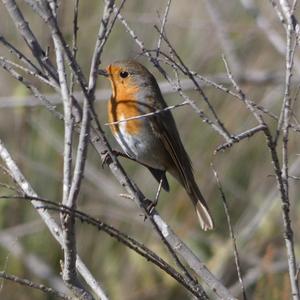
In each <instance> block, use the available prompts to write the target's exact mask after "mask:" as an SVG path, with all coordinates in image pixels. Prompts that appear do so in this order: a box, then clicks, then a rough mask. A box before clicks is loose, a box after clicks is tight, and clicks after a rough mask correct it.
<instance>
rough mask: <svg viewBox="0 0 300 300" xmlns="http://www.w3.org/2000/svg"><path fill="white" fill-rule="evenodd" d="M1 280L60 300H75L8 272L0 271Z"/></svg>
mask: <svg viewBox="0 0 300 300" xmlns="http://www.w3.org/2000/svg"><path fill="white" fill-rule="evenodd" d="M0 278H2V279H5V280H9V281H12V282H15V283H18V284H20V285H24V286H26V287H29V288H33V289H37V290H40V291H42V292H44V293H45V294H47V295H51V296H53V297H57V298H59V299H64V300H72V299H73V298H72V297H69V296H67V295H65V294H63V293H61V292H59V291H56V290H54V289H53V288H50V287H47V286H45V285H44V284H37V283H35V282H33V281H30V280H28V279H25V278H20V277H17V276H15V275H11V274H7V273H6V272H3V271H0Z"/></svg>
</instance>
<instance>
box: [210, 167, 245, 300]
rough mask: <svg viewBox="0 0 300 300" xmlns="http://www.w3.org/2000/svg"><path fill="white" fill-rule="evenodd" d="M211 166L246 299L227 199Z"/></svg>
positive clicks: (214, 169)
mask: <svg viewBox="0 0 300 300" xmlns="http://www.w3.org/2000/svg"><path fill="white" fill-rule="evenodd" d="M211 167H212V170H213V173H214V176H215V178H216V181H217V185H218V189H219V192H220V194H221V199H222V203H223V206H224V211H225V215H226V219H227V224H228V228H229V233H230V238H231V240H232V246H233V254H234V261H235V266H236V270H237V274H238V278H239V282H240V285H241V290H242V294H243V299H244V300H247V295H246V290H245V286H244V282H243V277H242V273H241V263H240V258H239V252H238V249H237V245H236V238H235V234H234V231H233V227H232V223H231V218H230V214H229V207H228V203H227V200H226V197H225V193H224V191H223V187H222V184H221V182H220V179H219V175H218V173H217V171H216V168H215V166H214V164H213V163H211Z"/></svg>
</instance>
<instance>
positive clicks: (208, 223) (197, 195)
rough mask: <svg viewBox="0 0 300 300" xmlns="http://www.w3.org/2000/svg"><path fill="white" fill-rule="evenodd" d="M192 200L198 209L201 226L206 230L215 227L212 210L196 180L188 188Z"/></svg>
mask: <svg viewBox="0 0 300 300" xmlns="http://www.w3.org/2000/svg"><path fill="white" fill-rule="evenodd" d="M187 192H188V194H189V196H190V198H191V200H192V201H193V204H194V206H195V209H196V213H197V216H198V219H199V222H200V225H201V228H202V229H203V230H204V231H206V230H211V229H213V228H214V222H213V220H212V217H211V215H210V212H209V210H208V207H207V204H206V201H205V199H204V198H203V196H202V194H201V192H200V190H199V188H198V186H197V184H196V183H195V182H194V183H193V184H192V185H191V186H190V189H189V190H187Z"/></svg>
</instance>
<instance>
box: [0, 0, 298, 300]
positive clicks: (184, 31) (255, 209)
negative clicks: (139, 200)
mask: <svg viewBox="0 0 300 300" xmlns="http://www.w3.org/2000/svg"><path fill="white" fill-rule="evenodd" d="M18 3H19V4H20V6H21V7H22V10H23V12H24V14H25V16H26V17H27V20H28V21H29V23H30V25H31V28H32V29H33V31H34V33H35V34H36V36H37V37H38V38H39V40H40V41H41V43H42V45H43V47H44V48H45V49H47V48H48V47H49V55H50V58H51V59H52V60H53V61H55V59H54V54H53V50H52V49H53V45H52V42H51V36H50V33H49V31H48V29H47V27H46V26H45V25H43V23H42V22H41V20H40V19H39V18H38V17H37V16H36V15H34V14H33V13H32V11H31V9H30V8H29V7H28V6H26V4H24V3H23V1H19V2H18ZM117 4H119V1H117ZM166 4H167V1H166V0H164V1H162V0H156V1H146V0H131V1H127V2H126V4H125V6H124V8H123V10H122V14H123V16H124V17H125V19H126V20H127V21H128V23H129V24H130V26H131V27H132V28H133V29H134V30H135V32H136V33H137V35H138V36H139V37H140V39H141V40H143V41H144V43H145V47H146V48H148V49H155V48H156V45H157V41H158V34H157V31H156V30H155V29H154V26H153V25H155V24H156V25H158V26H160V24H161V17H162V16H163V14H164V11H165V7H166ZM102 9H103V3H102V1H80V5H79V32H78V61H79V62H80V65H81V67H82V69H83V71H84V73H85V74H86V76H88V73H89V68H90V62H91V57H92V53H93V48H94V45H95V37H96V34H97V31H98V26H99V21H100V19H99V18H100V17H101V15H102ZM297 12H298V11H297V10H296V15H297ZM59 14H60V24H61V26H62V28H63V32H64V35H65V37H66V38H67V39H68V41H69V42H70V44H71V40H72V20H73V1H61V2H60V8H59ZM298 16H299V14H298ZM0 28H1V29H0V33H1V35H3V36H4V37H5V38H6V39H7V40H8V41H10V42H11V43H12V44H14V45H15V46H16V47H17V48H18V49H20V50H21V51H24V52H25V53H27V54H29V52H28V49H27V48H26V45H25V43H24V42H23V40H22V38H21V37H20V36H19V35H18V34H17V31H16V29H15V27H14V24H13V23H12V22H11V20H10V18H9V15H8V13H7V11H6V9H5V8H4V6H3V4H2V3H1V4H0ZM165 32H166V34H167V36H168V39H169V41H170V42H171V43H172V45H173V46H174V48H175V49H176V50H177V52H178V53H179V55H180V56H181V58H182V59H183V60H184V62H185V63H186V65H187V66H188V67H189V68H190V69H191V70H193V71H196V72H198V73H199V74H201V75H203V76H206V77H208V78H212V79H213V80H215V81H217V82H221V83H223V84H224V86H227V87H230V88H232V87H231V86H230V85H229V82H228V79H227V77H226V70H225V67H224V63H223V61H222V54H225V55H226V57H227V60H228V62H229V65H230V67H231V70H232V72H233V75H234V76H235V78H236V79H237V81H238V82H239V83H240V85H241V87H242V88H243V90H244V92H245V93H246V94H247V96H248V97H249V98H250V99H252V100H253V101H254V102H256V103H258V104H260V105H263V106H264V107H265V108H267V109H268V110H270V111H271V112H273V113H275V114H279V113H280V109H281V103H282V100H283V96H284V76H285V41H286V38H285V31H284V29H283V26H282V24H281V23H280V22H279V20H278V17H277V15H276V12H275V10H274V9H273V7H272V5H271V4H270V3H269V2H268V1H246V0H241V1H235V0H231V1H222V0H215V1H209V0H206V1H205V0H201V1H196V0H186V1H173V2H172V3H171V7H170V12H169V16H168V19H167V23H166V27H165ZM162 49H163V50H164V51H166V52H167V53H168V48H167V47H166V45H165V44H164V43H163V44H162ZM139 54H140V49H139V48H138V47H137V46H136V44H135V42H134V41H133V40H132V38H131V37H130V36H129V35H128V33H127V32H126V31H125V30H124V28H123V26H122V25H121V24H120V23H119V22H118V21H117V22H116V25H115V27H114V29H113V31H112V33H111V35H110V38H109V41H108V43H107V44H106V46H105V48H104V52H103V56H102V64H101V66H102V67H105V66H106V65H108V64H110V63H111V62H113V61H114V60H120V59H126V58H137V59H138V60H139V61H140V62H142V63H144V64H145V65H146V66H147V67H148V68H149V69H150V70H151V72H153V74H154V75H155V76H156V78H157V80H158V81H159V82H160V83H161V84H163V86H164V91H165V92H164V95H165V100H166V101H167V102H168V104H170V105H171V104H177V103H180V102H182V99H181V98H180V96H178V95H177V94H175V93H173V92H172V88H170V86H169V85H168V84H167V83H165V80H164V79H163V78H162V76H161V75H160V74H159V73H158V72H157V70H156V69H155V68H154V67H153V66H152V65H151V64H149V62H148V61H147V60H146V59H145V58H143V57H141V56H138V55H139ZM0 55H1V56H4V57H9V58H12V59H14V58H13V56H11V55H10V54H9V53H8V51H7V50H6V49H5V48H4V47H3V46H2V45H0ZM170 74H171V75H172V76H173V73H170ZM299 74H300V55H299V53H298V52H296V54H295V72H294V76H293V96H295V95H296V88H297V85H299ZM182 79H183V81H182V83H183V88H184V89H185V92H186V93H187V94H188V95H189V96H190V97H191V98H192V99H194V100H195V101H196V103H197V105H198V107H200V108H201V109H203V110H204V111H206V112H207V111H208V110H207V106H206V105H205V103H204V101H203V100H202V98H201V97H200V96H199V94H198V93H197V92H195V91H193V90H192V89H191V87H192V85H191V84H190V82H189V81H188V80H187V79H186V78H182ZM36 86H37V87H38V88H39V89H40V90H41V91H42V92H43V93H45V94H49V95H50V96H51V97H50V99H52V100H53V101H58V103H60V98H59V96H58V95H56V94H55V93H54V91H53V90H50V89H49V88H47V87H46V86H45V85H43V84H41V83H40V82H38V81H36ZM204 91H205V93H206V95H207V97H208V99H209V100H210V102H211V103H212V104H213V106H214V108H215V110H216V111H217V113H218V116H219V118H220V119H221V120H222V121H223V123H224V124H225V126H226V127H227V128H228V129H229V131H230V132H231V133H233V134H237V133H240V132H243V131H245V130H247V129H250V128H251V127H254V126H256V125H257V123H256V121H255V119H254V118H253V117H252V115H251V114H250V113H249V112H248V111H247V109H246V107H245V105H244V104H243V103H241V102H240V101H238V100H236V99H234V98H233V97H232V96H229V95H227V94H225V93H224V92H221V91H217V90H216V89H215V88H212V87H209V86H204ZM97 92H98V95H99V97H98V101H97V103H96V108H97V112H98V114H99V119H100V122H101V124H102V125H103V127H104V129H105V131H106V132H107V137H108V138H109V141H111V145H113V147H115V148H118V146H117V144H116V142H115V141H114V139H113V138H112V136H111V134H110V132H109V130H108V128H107V126H105V125H104V124H105V123H106V122H107V117H106V102H107V99H108V98H109V95H110V86H109V83H108V82H107V81H106V80H105V79H103V78H99V80H98V84H97ZM58 105H59V106H58V107H60V104H58ZM0 108H1V109H0V138H1V139H2V140H3V142H4V143H5V145H6V146H7V147H8V149H9V151H10V153H11V154H12V155H13V157H14V159H15V160H16V161H17V163H18V165H19V167H20V168H21V170H22V172H23V173H24V175H25V176H26V178H27V179H28V180H29V182H30V183H31V184H32V186H33V187H34V189H35V190H36V191H37V193H38V194H39V195H40V196H42V197H44V198H47V199H50V200H53V201H56V202H59V201H60V200H61V195H62V174H63V173H62V166H63V157H62V153H63V123H62V122H60V121H58V120H57V119H55V117H54V116H53V115H52V114H51V113H50V112H49V111H47V109H46V108H45V107H43V106H42V105H40V103H38V102H37V101H36V100H35V99H34V98H33V97H32V96H31V95H30V94H29V93H28V91H27V89H26V88H25V87H24V86H23V85H21V84H20V83H19V82H16V81H15V80H13V79H12V78H11V77H10V76H9V75H8V74H7V73H6V72H5V71H3V70H2V69H1V70H0ZM60 109H62V108H61V107H60ZM298 112H299V105H298V103H297V101H296V103H295V107H294V117H295V120H296V118H297V115H298ZM173 114H174V117H175V119H176V122H177V125H178V128H179V131H180V134H181V137H182V139H183V141H184V144H185V146H186V149H187V152H188V153H189V154H190V156H191V159H192V162H193V166H194V171H195V176H196V179H197V182H198V184H199V186H200V188H201V191H202V193H203V195H204V196H205V198H206V199H207V201H208V203H209V207H210V210H211V212H212V215H213V217H214V220H215V225H216V229H215V230H214V231H212V232H203V231H201V230H200V227H199V224H198V221H197V217H196V215H195V212H194V210H193V208H192V205H191V204H190V201H189V200H188V198H187V195H186V194H185V191H184V190H183V189H182V188H181V187H180V186H178V184H177V183H176V182H175V181H174V180H173V178H171V177H170V176H169V177H168V178H169V182H170V184H171V191H170V192H169V193H166V192H164V191H163V192H162V193H161V196H160V201H159V204H158V211H159V212H160V214H161V215H162V216H163V218H164V219H165V220H167V221H168V223H169V224H170V225H171V227H172V228H173V229H174V230H175V232H176V233H177V234H178V235H179V237H180V238H182V239H183V240H184V241H185V242H186V243H187V244H188V245H189V246H190V247H191V248H192V249H193V251H194V252H195V253H196V254H197V255H199V257H200V258H201V259H202V260H203V261H204V262H205V263H206V264H207V266H208V268H209V269H210V270H211V271H212V272H213V273H214V274H215V275H216V276H217V277H218V278H220V279H221V280H222V282H223V283H224V284H225V285H226V286H227V287H229V288H230V289H231V291H232V293H233V294H234V295H236V296H237V297H239V298H241V290H240V286H239V284H238V278H237V272H236V268H235V264H234V258H233V250H232V241H231V240H230V237H229V232H228V226H227V221H226V216H225V213H224V208H223V204H222V201H221V197H220V193H219V191H218V188H217V184H216V180H215V178H214V176H213V172H212V169H211V162H213V163H214V165H215V167H216V169H217V171H218V173H219V176H220V179H221V182H222V185H223V189H224V192H225V194H226V198H227V201H228V205H229V210H230V216H231V218H232V223H233V226H234V231H235V233H236V238H237V246H238V249H239V255H240V259H241V271H242V274H243V277H244V280H245V286H246V288H247V289H246V291H247V295H248V296H249V299H274V300H275V299H289V295H290V286H289V277H288V272H287V260H286V251H285V245H284V239H283V227H282V217H281V201H280V198H279V194H278V192H277V186H276V180H275V178H274V176H273V175H272V174H273V166H272V164H271V160H270V154H269V152H268V149H267V147H266V146H265V140H264V136H263V134H262V133H258V134H256V135H254V136H253V137H251V138H249V139H245V140H243V141H241V142H240V143H238V144H235V145H234V146H233V147H232V148H230V149H228V150H226V151H224V152H221V153H218V154H216V155H214V150H215V149H216V148H217V146H218V145H219V144H221V143H223V142H224V140H223V139H222V137H221V136H219V135H218V134H217V133H216V132H215V131H213V130H212V128H211V127H210V126H209V125H208V124H205V123H203V122H202V120H201V119H200V118H199V117H198V116H197V114H196V113H195V112H194V111H193V110H192V109H191V108H189V107H187V106H184V107H181V108H178V109H176V110H175V111H173ZM266 121H267V122H268V124H270V125H272V126H273V127H274V130H275V128H276V127H275V122H274V121H273V120H272V119H271V118H268V117H266ZM272 122H274V124H273V123H272ZM295 122H296V121H295ZM298 135H299V133H296V132H294V131H291V136H290V149H289V162H290V172H291V175H295V176H299V175H300V174H299V163H300V161H299V160H300V157H299V156H298V149H299V136H298ZM120 160H121V162H122V165H123V166H124V168H125V170H126V171H127V172H128V174H129V175H130V177H131V178H133V179H134V181H135V182H136V183H137V184H138V185H139V187H140V188H141V189H142V191H143V192H144V193H145V194H146V195H147V196H148V197H151V198H153V197H154V196H155V194H156V189H157V183H156V182H155V181H154V180H153V179H152V176H151V174H150V173H149V172H148V171H147V170H146V169H145V168H143V167H141V166H139V165H137V164H136V163H134V162H130V161H128V160H125V159H122V158H121V159H120ZM0 182H1V183H2V184H1V186H0V195H14V194H16V193H15V192H14V191H11V190H9V189H7V188H5V187H4V186H2V185H3V184H10V185H13V183H12V182H11V181H10V180H9V178H8V176H7V175H6V174H4V173H3V172H2V171H1V173H0ZM120 193H124V190H123V189H122V187H121V186H120V185H119V184H118V182H117V181H116V179H115V178H114V177H113V176H112V174H111V173H110V171H109V170H108V169H107V168H106V167H105V168H102V167H101V161H99V158H98V156H97V155H96V153H95V152H94V150H93V149H92V148H91V147H90V148H89V154H88V161H87V165H86V172H85V180H84V182H83V185H82V189H81V193H80V200H79V202H78V205H79V208H80V209H82V210H84V211H85V212H87V213H90V214H91V215H92V216H95V217H97V218H99V219H101V220H103V221H105V222H107V223H109V224H111V225H113V226H115V227H116V228H119V229H122V231H123V232H126V233H127V234H129V235H131V236H133V237H135V238H136V239H138V240H139V241H141V242H142V243H144V244H145V245H147V246H148V247H149V248H151V249H152V250H154V251H156V252H157V253H158V254H159V255H161V256H162V257H166V251H165V248H164V246H163V245H162V243H161V241H160V239H159V238H158V237H157V236H156V234H155V233H154V232H153V230H152V228H151V226H150V225H149V224H148V222H147V221H146V222H145V221H144V217H143V215H142V214H141V212H140V211H139V210H138V209H137V207H136V205H135V204H134V203H132V201H131V200H128V199H124V198H122V197H120ZM298 195H299V184H298V181H297V180H294V179H291V180H290V199H291V206H292V207H291V219H292V222H293V228H294V230H295V249H296V255H298V257H299V254H300V253H299V252H300V251H299V250H300V249H299V238H300V236H299V230H297V229H298V228H299V226H300V221H299V218H297V215H298V214H299V212H300V211H299V210H300V205H299V201H298V200H299V199H298V198H299V196H298ZM0 228H1V231H0V266H1V269H3V270H5V271H7V272H8V273H12V274H16V275H18V276H20V277H25V278H28V279H31V280H33V281H36V282H39V283H41V282H43V283H45V284H46V285H49V286H53V287H56V288H58V289H60V288H62V287H63V283H62V281H61V279H60V275H59V273H60V260H61V259H62V251H61V249H60V247H59V246H58V244H57V243H56V241H55V240H54V239H53V237H52V236H51V235H50V234H49V232H48V230H47V229H46V227H45V225H44V224H43V222H42V221H41V220H40V218H39V216H38V214H37V213H36V211H35V210H33V208H32V207H31V205H30V204H29V203H25V202H23V201H20V200H13V199H9V200H8V199H6V200H0ZM77 229H78V235H77V238H78V239H77V240H78V248H79V249H78V251H79V254H80V256H81V257H82V258H83V260H84V262H85V263H86V264H87V266H88V267H89V268H90V269H91V271H92V273H93V274H94V275H95V277H96V278H97V280H99V281H100V282H101V283H102V285H103V286H104V288H105V290H106V292H107V294H108V296H109V297H110V299H124V300H129V299H130V300H137V299H149V300H150V299H166V300H167V299H173V300H176V299H191V295H190V294H189V293H188V292H187V291H186V290H184V289H183V288H182V287H181V286H179V285H178V284H177V283H176V282H175V281H174V280H173V279H171V278H170V277H168V276H167V275H165V274H163V273H162V272H161V271H160V270H159V269H158V268H156V267H155V266H153V265H151V264H150V263H148V262H147V261H145V260H144V259H143V258H141V257H139V256H138V255H137V254H135V253H133V252H131V251H130V250H128V249H127V248H125V247H124V246H123V245H122V244H120V243H118V242H117V241H115V240H113V239H111V238H110V237H108V236H106V235H105V234H104V233H103V232H98V231H97V230H96V229H95V228H92V227H90V226H88V225H85V224H80V226H77ZM171 262H172V261H171ZM0 298H1V299H19V300H27V299H37V300H39V299H54V298H51V297H50V296H46V295H45V294H42V293H41V292H39V291H34V290H32V289H28V288H25V287H21V286H17V285H15V284H13V283H10V282H8V281H5V282H2V283H1V289H0ZM212 298H213V296H212Z"/></svg>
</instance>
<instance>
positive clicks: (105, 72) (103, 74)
mask: <svg viewBox="0 0 300 300" xmlns="http://www.w3.org/2000/svg"><path fill="white" fill-rule="evenodd" d="M98 74H99V75H102V76H105V77H108V72H107V71H106V70H103V69H99V70H98Z"/></svg>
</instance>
